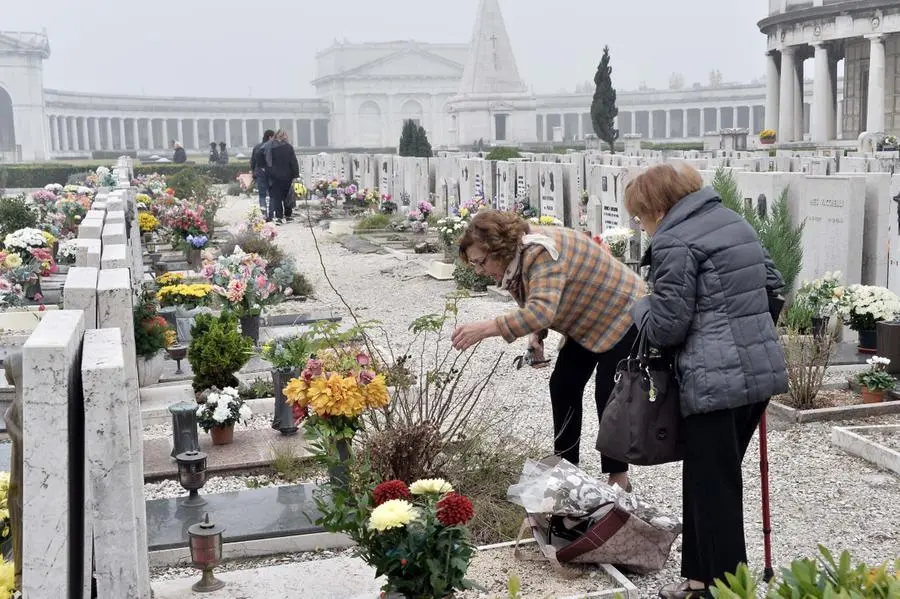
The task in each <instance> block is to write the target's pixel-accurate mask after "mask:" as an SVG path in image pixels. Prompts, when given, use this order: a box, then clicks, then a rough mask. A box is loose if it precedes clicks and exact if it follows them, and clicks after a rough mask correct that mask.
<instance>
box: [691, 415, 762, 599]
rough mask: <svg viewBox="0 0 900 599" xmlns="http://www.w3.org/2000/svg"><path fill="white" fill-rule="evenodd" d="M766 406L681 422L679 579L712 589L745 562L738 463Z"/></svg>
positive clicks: (742, 498) (741, 490)
mask: <svg viewBox="0 0 900 599" xmlns="http://www.w3.org/2000/svg"><path fill="white" fill-rule="evenodd" d="M766 406H768V402H764V403H758V404H753V405H749V406H744V407H741V408H735V409H732V410H720V411H716V412H709V413H707V414H697V415H695V416H688V417H687V418H685V419H684V424H683V427H684V428H683V434H684V439H685V455H684V464H683V465H682V468H683V471H682V485H683V486H682V494H683V498H684V512H683V518H684V532H683V533H682V534H683V536H684V539H683V544H682V555H681V575H682V576H684V577H685V578H689V579H692V580H697V581H700V582H704V583H706V584H708V585H709V584H712V583H713V581H714V580H715V579H716V578H720V579H722V580H724V579H725V573H726V572H734V571H735V570H736V569H737V567H738V564H740V563H746V562H747V547H746V544H745V540H744V483H743V478H742V476H741V462H743V460H744V454H746V453H747V446H748V445H749V444H750V440H751V439H752V438H753V431H755V430H756V427H757V426H758V425H759V420H760V418H761V417H762V414H763V412H765V411H766Z"/></svg>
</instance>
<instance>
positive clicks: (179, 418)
mask: <svg viewBox="0 0 900 599" xmlns="http://www.w3.org/2000/svg"><path fill="white" fill-rule="evenodd" d="M169 413H171V414H172V453H171V454H170V455H171V456H172V457H173V458H174V457H175V456H177V455H178V454H180V453H184V452H186V451H200V435H199V433H198V432H197V404H196V403H194V402H192V401H182V402H180V403H177V404H173V405H171V406H169Z"/></svg>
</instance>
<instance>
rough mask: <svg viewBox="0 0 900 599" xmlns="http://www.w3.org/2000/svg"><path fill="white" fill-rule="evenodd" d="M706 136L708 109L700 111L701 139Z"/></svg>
mask: <svg viewBox="0 0 900 599" xmlns="http://www.w3.org/2000/svg"><path fill="white" fill-rule="evenodd" d="M704 135H706V108H701V109H700V137H703V136H704Z"/></svg>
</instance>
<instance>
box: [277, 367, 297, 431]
mask: <svg viewBox="0 0 900 599" xmlns="http://www.w3.org/2000/svg"><path fill="white" fill-rule="evenodd" d="M298 376H300V369H299V368H291V369H287V370H279V369H277V368H273V369H272V385H273V386H274V387H275V413H274V415H273V416H272V428H274V429H275V430H277V431H280V432H281V434H282V435H296V434H297V430H298V429H297V424H296V421H295V420H294V409H293V408H292V407H291V404H289V403H288V402H287V398H286V397H285V396H284V388H285V387H287V384H288V382H289V381H290V380H291V379H294V378H297V377H298Z"/></svg>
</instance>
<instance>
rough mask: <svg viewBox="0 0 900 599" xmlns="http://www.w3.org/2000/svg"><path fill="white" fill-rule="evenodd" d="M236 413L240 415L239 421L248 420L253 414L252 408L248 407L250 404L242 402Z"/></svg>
mask: <svg viewBox="0 0 900 599" xmlns="http://www.w3.org/2000/svg"><path fill="white" fill-rule="evenodd" d="M238 415H239V416H240V419H241V422H247V421H248V420H250V417H251V416H253V410H251V409H250V406H248V405H247V404H244V405H242V406H241V407H240V408H239V409H238Z"/></svg>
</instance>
